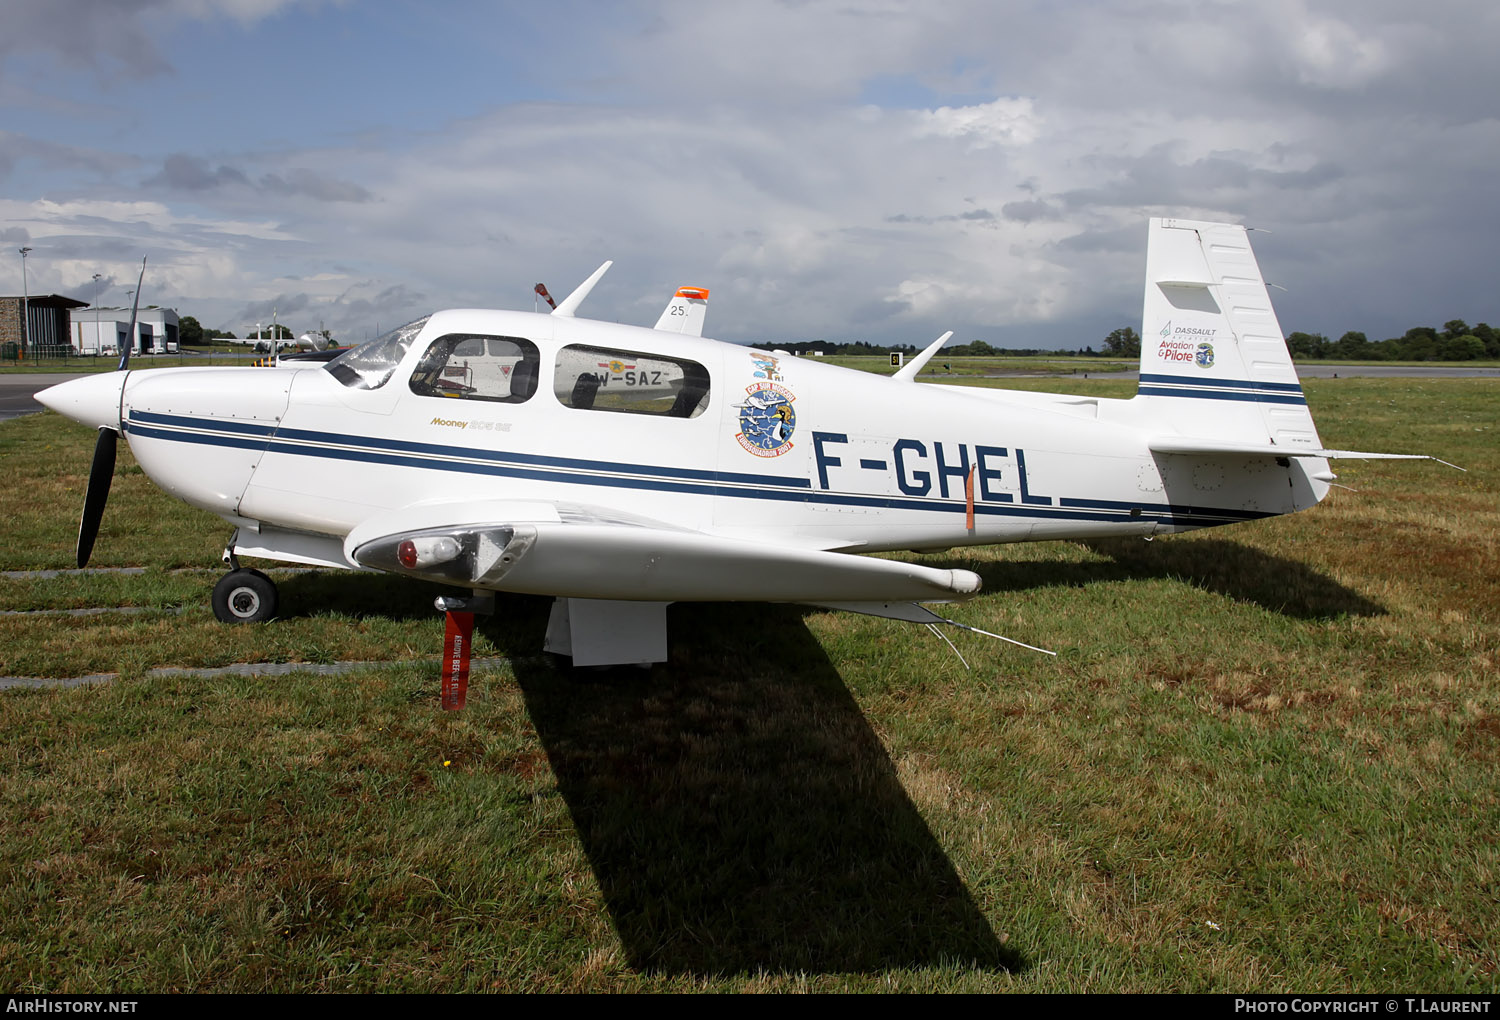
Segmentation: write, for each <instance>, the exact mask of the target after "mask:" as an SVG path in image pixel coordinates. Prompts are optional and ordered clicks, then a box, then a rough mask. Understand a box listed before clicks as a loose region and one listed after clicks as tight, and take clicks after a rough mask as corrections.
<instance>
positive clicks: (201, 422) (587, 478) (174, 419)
mask: <svg viewBox="0 0 1500 1020" xmlns="http://www.w3.org/2000/svg"><path fill="white" fill-rule="evenodd" d="M152 423H154V424H152ZM155 425H165V426H168V427H166V428H160V427H154V426H155ZM251 428H256V429H261V431H256V432H253V433H251V434H246V433H247V432H249V431H250V429H251ZM127 431H128V432H129V434H130V435H132V436H139V437H141V438H148V439H161V440H166V441H170V442H181V443H194V444H200V445H209V446H220V447H228V448H232V449H253V450H264V451H266V452H269V453H282V454H287V455H289V456H301V457H318V458H324V459H329V460H343V461H350V462H354V463H362V464H389V465H394V466H399V467H411V468H425V469H428V470H432V471H449V472H455V473H459V474H475V475H493V476H500V477H507V478H526V479H531V480H534V481H545V482H563V483H568V484H573V485H594V486H603V487H608V488H622V489H642V490H651V491H657V492H677V493H687V494H693V495H703V496H729V497H735V498H739V499H759V500H773V501H777V502H792V503H817V504H822V505H831V506H853V507H869V508H875V509H884V510H921V511H929V512H931V511H936V512H940V513H941V512H947V513H955V514H964V513H966V512H967V510H968V504H967V502H966V501H964V500H945V499H925V498H916V499H913V498H905V499H903V498H899V497H891V496H869V495H862V494H858V493H846V492H828V491H824V490H818V489H813V488H812V486H811V483H810V481H809V480H807V479H796V478H780V477H772V476H763V475H744V474H739V473H736V472H714V471H691V470H689V469H679V468H665V467H654V466H647V465H638V464H621V463H616V462H610V461H591V460H575V459H571V458H562V457H543V456H538V455H532V454H511V453H499V452H497V451H491V450H474V449H469V448H463V447H453V446H438V445H434V444H430V443H406V442H402V441H399V440H389V439H377V438H373V437H359V436H347V435H338V434H334V433H323V432H305V431H302V430H296V429H280V430H277V431H276V432H275V434H274V437H273V436H271V435H269V434H268V430H264V427H260V426H255V427H251V426H246V425H244V423H240V422H227V423H226V422H219V421H215V420H213V419H205V418H184V417H180V416H174V415H160V414H150V413H148V412H139V411H132V412H131V414H130V420H129V422H127ZM286 438H295V439H296V440H298V441H295V442H286V441H284V439H286ZM314 443H318V444H322V445H313V444H314ZM588 472H601V473H602V475H601V474H595V473H588ZM630 474H637V475H640V476H642V477H629V475H630ZM700 478H701V479H702V480H697V479H700ZM752 479H754V480H757V481H759V480H762V479H764V480H765V482H767V483H774V485H769V484H768V487H755V488H751V487H747V486H746V485H745V482H747V481H749V480H752ZM726 482H728V483H731V484H725V483H726ZM733 483H739V484H733ZM1059 502H1060V504H1061V506H1062V509H1057V508H1050V507H1041V506H1017V505H1005V504H1001V505H995V504H989V503H976V504H975V505H974V512H975V513H976V514H979V515H982V516H989V517H1020V518H1033V519H1036V518H1041V519H1046V520H1073V521H1102V522H1125V521H1154V522H1158V523H1164V524H1184V525H1188V524H1191V525H1199V526H1204V525H1210V524H1229V523H1233V522H1236V521H1243V520H1253V519H1256V518H1260V517H1272V516H1275V515H1274V514H1270V513H1264V512H1260V511H1250V510H1232V509H1217V508H1209V507H1189V506H1181V505H1173V504H1162V503H1145V502H1142V503H1138V504H1137V503H1122V502H1117V501H1111V500H1087V499H1069V498H1063V499H1061V500H1060V501H1059Z"/></svg>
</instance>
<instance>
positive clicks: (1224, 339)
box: [1136, 219, 1322, 449]
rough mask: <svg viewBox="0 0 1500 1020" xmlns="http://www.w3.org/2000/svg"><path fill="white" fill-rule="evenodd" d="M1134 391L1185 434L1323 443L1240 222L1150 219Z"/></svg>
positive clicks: (1282, 443) (1273, 442)
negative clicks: (1138, 374) (1138, 366)
mask: <svg viewBox="0 0 1500 1020" xmlns="http://www.w3.org/2000/svg"><path fill="white" fill-rule="evenodd" d="M1136 400H1138V401H1141V402H1143V406H1149V408H1150V413H1151V416H1152V417H1153V418H1155V419H1156V420H1157V421H1159V422H1161V424H1162V425H1163V426H1166V427H1169V428H1171V429H1172V430H1174V431H1176V432H1177V433H1179V434H1181V435H1185V436H1198V437H1202V438H1206V439H1207V438H1213V439H1225V440H1235V441H1239V442H1245V443H1256V444H1271V445H1275V446H1291V447H1309V448H1312V449H1318V448H1320V447H1321V446H1322V443H1321V442H1320V441H1319V439H1318V431H1317V429H1316V427H1314V425H1313V420H1312V415H1311V414H1310V413H1309V412H1308V409H1307V399H1306V398H1305V397H1304V396H1303V394H1302V384H1301V383H1300V382H1299V381H1298V379H1297V370H1296V368H1295V367H1293V365H1292V358H1291V354H1290V353H1289V352H1288V351H1287V347H1286V341H1285V340H1284V339H1282V335H1281V326H1280V324H1279V323H1277V321H1276V312H1275V310H1274V309H1272V307H1271V297H1270V294H1269V293H1268V292H1267V290H1266V284H1265V281H1264V280H1263V279H1262V278H1261V275H1260V267H1259V266H1258V265H1257V264H1256V261H1255V253H1254V252H1253V251H1251V250H1250V241H1249V238H1248V236H1247V235H1246V232H1245V228H1244V227H1242V226H1238V225H1235V224H1229V223H1203V222H1198V221H1194V220H1179V219H1153V220H1152V221H1151V228H1150V235H1149V239H1148V243H1147V246H1146V300H1145V309H1144V312H1143V315H1142V321H1141V384H1140V389H1139V390H1138V391H1137V395H1136Z"/></svg>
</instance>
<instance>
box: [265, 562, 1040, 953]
mask: <svg viewBox="0 0 1500 1020" xmlns="http://www.w3.org/2000/svg"><path fill="white" fill-rule="evenodd" d="M440 592H448V593H450V594H451V593H453V591H452V590H451V589H443V588H440V587H438V586H436V585H426V584H421V583H416V582H412V581H407V580H404V579H400V578H390V577H380V576H375V575H367V576H354V575H349V574H302V575H294V576H293V577H290V578H287V579H286V580H285V581H283V582H281V594H282V609H283V615H284V616H305V615H312V614H316V613H320V612H325V611H334V612H339V613H347V614H351V615H354V616H370V615H381V616H387V617H390V618H392V619H414V618H421V617H424V616H425V617H428V618H430V619H431V621H432V634H433V642H432V648H433V652H434V654H436V652H437V650H438V648H439V647H440V642H441V634H442V627H441V617H440V615H439V614H438V613H437V612H436V611H435V610H434V609H433V607H432V598H433V596H434V595H435V594H437V593H440ZM550 605H551V600H550V599H546V598H540V597H531V596H515V595H500V596H498V597H497V606H496V612H495V614H494V615H493V616H489V617H480V618H479V619H478V621H477V627H478V630H479V633H480V634H482V635H484V636H485V637H487V638H489V639H490V640H491V641H492V642H493V643H494V645H495V647H496V648H497V649H498V650H499V651H500V652H501V653H502V654H504V655H506V656H508V657H509V658H510V659H511V662H512V665H513V668H514V670H515V674H516V678H517V680H518V682H519V684H520V687H521V691H522V694H523V696H524V698H525V701H526V706H527V710H528V713H529V715H530V717H531V720H532V722H533V724H534V725H535V726H536V730H537V734H538V736H539V738H540V741H541V744H542V747H543V749H544V750H545V751H546V754H547V758H548V761H549V763H550V765H551V767H552V771H553V773H554V775H555V776H556V777H557V786H558V791H559V793H561V794H562V796H563V798H564V800H565V802H566V803H567V805H568V810H569V812H570V813H571V815H572V818H573V822H574V825H575V827H576V829H577V832H578V836H579V840H580V842H581V843H582V846H583V850H584V852H585V853H586V854H587V856H588V859H589V862H590V865H591V866H592V868H593V871H594V875H595V877H596V879H597V881H598V883H599V888H600V890H601V891H602V892H603V895H604V901H605V905H606V908H607V909H608V910H609V913H610V917H611V919H612V920H613V922H614V927H615V931H616V932H617V933H618V935H619V938H620V941H621V944H622V947H623V949H624V952H625V955H626V958H627V960H628V961H629V963H630V965H631V966H632V967H634V968H635V969H637V970H639V971H642V972H646V973H659V974H684V975H692V976H709V975H717V974H739V973H755V972H760V971H767V972H772V973H788V972H791V973H851V972H879V971H885V970H890V969H898V968H911V967H937V966H944V965H955V966H960V967H977V968H982V969H989V970H1009V971H1013V972H1014V971H1021V970H1024V969H1025V968H1026V966H1027V961H1026V960H1025V958H1024V957H1023V956H1022V954H1021V953H1019V952H1018V951H1016V950H1015V949H1014V948H1013V947H1011V946H1008V945H1005V944H1002V942H1001V941H1000V939H999V938H997V937H996V935H995V933H994V931H993V930H992V929H991V928H990V925H989V923H988V921H987V920H986V919H985V916H984V914H983V913H982V912H981V911H980V909H979V907H978V905H977V904H976V903H975V902H974V900H973V898H972V897H971V896H970V894H969V891H968V890H967V888H965V886H964V883H963V881H962V879H960V878H959V876H958V874H957V872H956V871H955V870H954V868H953V865H952V863H951V862H950V861H949V859H948V857H947V855H946V854H945V852H944V851H943V848H942V846H941V845H940V844H939V843H938V842H937V840H936V838H935V837H934V836H933V834H932V832H931V830H930V829H929V828H928V827H927V823H926V822H925V821H924V820H923V818H922V815H921V813H920V812H919V811H918V810H917V808H916V806H915V805H914V804H913V803H912V802H911V799H910V798H909V797H908V796H907V794H906V791H905V789H904V788H903V787H902V785H901V782H900V780H899V779H898V778H897V775H896V767H895V765H894V763H893V762H892V761H891V759H890V757H889V755H887V754H886V751H885V748H884V747H883V746H882V745H881V743H880V740H879V738H878V737H876V735H875V732H874V731H873V730H872V729H871V727H870V724H869V722H868V720H866V718H865V716H864V713H863V712H862V711H861V710H860V708H859V705H858V704H857V703H856V702H855V700H854V697H853V696H852V695H851V694H850V692H849V689H848V688H847V687H846V686H845V684H844V682H843V679H842V678H841V677H840V676H839V674H838V671H837V670H836V669H835V668H834V666H833V664H832V663H831V662H830V661H829V659H828V656H827V655H826V654H825V653H824V651H823V649H822V646H821V645H819V644H818V642H817V641H816V640H815V639H814V638H813V636H812V635H811V633H810V632H809V631H808V629H807V626H806V624H805V623H804V622H803V617H804V616H805V615H806V614H807V613H808V612H810V610H808V609H806V608H801V607H795V606H772V605H725V604H692V605H687V604H680V605H676V606H673V607H672V608H671V609H670V610H669V611H668V612H669V629H670V632H671V634H672V643H671V659H670V661H668V662H666V663H663V664H660V665H658V666H656V667H655V668H654V669H652V670H651V671H649V672H646V671H643V670H637V669H631V668H624V669H611V670H607V671H602V672H588V671H581V670H572V669H569V668H566V667H565V666H562V667H560V666H558V665H557V664H556V663H555V662H554V661H553V660H552V659H551V658H550V657H548V656H543V655H539V654H538V652H539V651H540V650H541V647H542V638H543V633H544V631H545V629H546V621H547V613H548V610H549V608H550ZM560 661H564V660H560ZM433 683H434V687H435V686H436V683H437V678H436V677H434V678H433Z"/></svg>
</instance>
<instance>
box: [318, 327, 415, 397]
mask: <svg viewBox="0 0 1500 1020" xmlns="http://www.w3.org/2000/svg"><path fill="white" fill-rule="evenodd" d="M430 318H432V316H430V315H424V316H422V317H421V318H420V319H418V320H416V321H415V322H408V323H407V324H406V325H404V326H397V327H396V328H395V329H393V330H391V331H390V332H389V333H386V334H384V335H382V336H378V337H376V338H375V339H374V340H371V341H369V342H368V343H363V344H360V345H359V346H358V347H355V348H353V349H352V350H348V351H345V352H344V353H343V354H340V355H339V356H338V357H336V358H334V359H333V360H332V361H330V362H329V363H328V364H326V365H324V366H323V368H324V369H325V370H326V371H327V372H329V373H330V374H331V375H332V376H333V377H334V378H335V379H337V380H338V381H339V382H341V383H343V384H344V385H345V386H348V387H349V388H351V389H356V390H378V389H380V387H382V386H384V385H385V382H386V380H387V379H389V378H390V377H391V373H392V372H394V371H395V370H396V366H397V365H398V364H400V363H401V359H402V358H403V357H405V356H406V349H407V348H408V347H410V346H411V342H412V341H413V340H415V339H416V337H417V334H418V333H420V332H421V331H422V327H423V326H425V325H427V320H428V319H430Z"/></svg>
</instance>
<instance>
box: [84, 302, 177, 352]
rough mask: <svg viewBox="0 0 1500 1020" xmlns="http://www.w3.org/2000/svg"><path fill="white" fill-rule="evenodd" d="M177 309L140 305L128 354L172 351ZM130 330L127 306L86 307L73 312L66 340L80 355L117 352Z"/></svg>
mask: <svg viewBox="0 0 1500 1020" xmlns="http://www.w3.org/2000/svg"><path fill="white" fill-rule="evenodd" d="M177 321H178V319H177V312H176V311H175V310H174V309H171V308H142V309H141V310H140V311H138V312H137V313H136V317H135V340H134V344H133V345H132V347H131V353H132V354H162V353H174V352H176V350H177ZM129 330H130V309H129V308H90V309H88V310H87V311H82V312H74V313H73V331H72V335H71V337H70V338H69V340H68V342H69V343H71V344H72V345H73V349H74V350H76V351H77V352H78V353H80V354H118V353H120V350H121V348H123V347H124V346H125V337H126V334H127V333H128V332H129Z"/></svg>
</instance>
